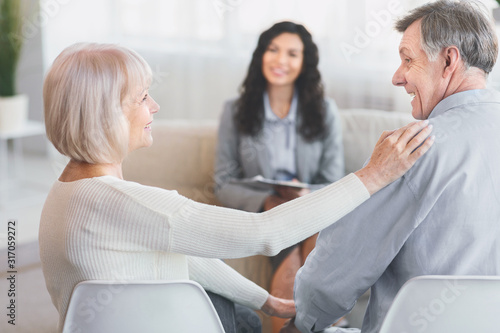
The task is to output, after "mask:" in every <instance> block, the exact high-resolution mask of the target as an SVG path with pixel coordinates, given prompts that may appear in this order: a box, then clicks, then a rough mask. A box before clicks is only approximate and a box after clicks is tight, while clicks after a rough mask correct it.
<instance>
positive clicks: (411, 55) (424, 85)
mask: <svg viewBox="0 0 500 333" xmlns="http://www.w3.org/2000/svg"><path fill="white" fill-rule="evenodd" d="M420 40H421V35H420V21H416V22H414V23H413V24H411V25H410V26H409V27H408V29H406V31H405V32H404V34H403V38H402V39H401V43H400V45H399V55H400V57H401V65H400V66H399V68H398V69H397V70H396V73H394V76H393V78H392V83H393V84H394V85H395V86H402V87H404V88H405V90H406V92H407V93H408V94H410V95H411V96H413V99H412V101H411V106H412V115H413V117H414V118H415V119H422V120H423V119H427V118H428V117H429V115H430V113H431V112H432V110H433V109H434V107H435V106H436V105H437V104H438V103H439V102H440V101H441V100H442V99H443V98H444V97H445V92H446V87H447V80H446V79H445V78H444V77H443V73H444V69H445V67H446V61H445V58H444V57H443V55H442V54H439V56H438V58H437V59H436V60H435V61H433V62H431V61H429V59H428V58H427V55H426V54H425V51H424V50H423V49H422V46H421V43H420Z"/></svg>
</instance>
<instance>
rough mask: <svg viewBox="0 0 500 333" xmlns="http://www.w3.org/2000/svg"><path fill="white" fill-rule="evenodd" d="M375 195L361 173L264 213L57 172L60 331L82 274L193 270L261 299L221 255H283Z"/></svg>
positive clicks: (51, 246) (211, 282)
mask: <svg viewBox="0 0 500 333" xmlns="http://www.w3.org/2000/svg"><path fill="white" fill-rule="evenodd" d="M367 198H369V194H368V191H367V190H366V188H365V187H364V186H363V184H362V182H361V181H360V180H359V179H358V178H357V177H356V176H355V175H354V174H351V175H348V176H346V177H345V178H343V179H341V180H340V181H338V182H336V183H335V184H333V185H330V186H327V187H326V188H324V189H321V190H319V191H316V192H314V193H311V194H309V195H307V196H305V197H302V198H299V199H296V200H293V201H291V202H289V203H286V204H283V205H281V206H279V207H277V208H275V209H273V210H270V211H268V212H265V213H248V212H243V211H239V210H232V209H228V208H222V207H216V206H209V205H205V204H200V203H197V202H195V201H192V200H189V199H187V198H185V197H183V196H181V195H179V194H178V193H177V192H176V191H167V190H164V189H160V188H155V187H149V186H143V185H140V184H137V183H133V182H128V181H124V180H121V179H118V178H115V177H111V176H103V177H98V178H89V179H83V180H79V181H75V182H59V181H58V182H56V183H55V184H54V185H53V187H52V189H51V191H50V193H49V195H48V197H47V200H46V202H45V206H44V209H43V212H42V216H41V223H40V234H39V241H40V256H41V260H42V266H43V273H44V276H45V281H46V285H47V289H48V291H49V293H50V295H51V297H52V302H53V303H54V305H55V306H56V308H57V310H58V311H59V316H60V317H59V331H62V327H63V323H64V318H65V316H66V311H67V308H68V303H69V299H70V296H71V293H72V291H73V288H74V287H75V285H76V284H77V283H79V282H81V281H84V280H105V279H106V280H109V279H117V280H120V281H123V280H141V279H142V280H150V279H188V278H189V279H192V280H195V281H197V282H199V283H200V284H201V285H202V286H204V287H205V288H206V289H207V290H210V291H213V292H215V293H218V294H221V295H223V296H225V297H227V298H229V299H231V300H233V301H235V302H237V303H241V304H244V305H247V306H250V307H252V308H256V309H258V308H261V307H262V305H263V304H264V303H265V301H266V299H267V297H268V293H267V291H265V290H264V289H262V288H260V287H259V286H257V285H256V284H254V283H253V282H251V281H249V280H247V279H245V278H244V277H242V276H241V275H239V274H238V273H237V272H236V271H234V270H233V269H231V268H230V267H229V266H227V265H226V264H224V263H223V262H222V261H221V260H218V259H208V258H237V257H245V256H250V255H255V254H263V255H275V254H276V253H278V252H279V251H280V250H281V249H283V248H285V247H287V246H290V245H292V244H296V243H298V242H299V241H301V240H302V239H304V238H306V237H308V236H310V235H312V234H314V233H316V232H318V231H319V230H321V229H323V228H325V227H326V226H328V225H330V224H331V223H333V222H335V221H337V220H338V219H339V218H340V217H342V216H344V215H345V214H347V213H349V212H350V211H351V210H352V209H354V208H355V207H356V206H358V205H359V204H361V203H362V202H363V201H365V200H366V199H367Z"/></svg>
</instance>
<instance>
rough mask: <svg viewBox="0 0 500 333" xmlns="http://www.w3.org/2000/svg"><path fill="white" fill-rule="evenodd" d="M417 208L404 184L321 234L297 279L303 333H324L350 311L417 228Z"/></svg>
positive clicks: (382, 193)
mask: <svg viewBox="0 0 500 333" xmlns="http://www.w3.org/2000/svg"><path fill="white" fill-rule="evenodd" d="M333 204H334V203H332V205H333ZM417 206H418V203H417V202H416V200H415V196H414V194H413V192H412V191H411V189H410V187H409V186H408V184H407V183H406V181H405V179H403V178H402V179H399V180H397V181H396V182H394V183H392V184H391V185H389V186H388V187H386V188H384V189H382V190H381V191H379V192H378V193H376V194H375V195H374V196H373V197H372V198H371V199H370V200H368V201H366V202H365V203H363V204H362V205H361V206H359V207H358V208H357V209H356V210H354V211H353V212H351V213H350V214H349V215H347V216H346V217H344V218H343V219H342V220H340V221H339V222H337V223H336V224H334V225H332V226H330V227H328V228H327V229H325V230H323V231H321V233H320V235H319V237H318V240H317V243H316V248H315V249H314V250H313V252H311V254H310V255H309V257H308V258H307V261H306V263H305V265H304V266H303V267H302V268H301V269H300V270H299V272H298V273H297V276H296V279H295V302H296V308H297V317H296V320H295V325H296V326H297V328H298V329H299V330H300V331H301V332H314V331H319V330H321V329H324V328H326V327H328V326H330V325H331V324H332V323H334V322H335V321H336V320H337V319H339V318H340V317H342V316H344V315H346V314H347V313H349V311H350V310H352V308H353V307H354V305H355V304H356V301H357V299H358V298H359V297H360V296H361V295H362V294H363V293H364V292H366V291H367V290H368V289H369V288H370V287H371V286H372V285H373V284H374V283H375V282H376V281H377V279H378V278H379V277H380V276H381V275H382V273H383V272H384V271H385V269H386V268H387V266H388V265H389V264H390V263H391V261H392V260H393V259H394V257H395V256H396V255H397V253H398V252H399V250H400V249H401V247H402V246H403V245H404V243H405V241H406V239H407V238H408V237H409V236H410V234H411V233H412V231H413V230H414V228H415V227H416V226H417V225H418V220H417V218H416V216H417V212H416V210H417Z"/></svg>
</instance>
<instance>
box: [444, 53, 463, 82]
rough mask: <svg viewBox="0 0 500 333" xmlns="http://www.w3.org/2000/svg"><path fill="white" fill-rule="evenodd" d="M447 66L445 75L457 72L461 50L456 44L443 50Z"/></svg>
mask: <svg viewBox="0 0 500 333" xmlns="http://www.w3.org/2000/svg"><path fill="white" fill-rule="evenodd" d="M443 55H444V60H445V67H444V72H443V77H448V76H450V75H452V74H453V72H455V70H456V69H457V68H458V67H459V65H460V61H462V59H461V58H460V51H458V48H457V47H456V46H449V47H447V48H445V49H444V50H443Z"/></svg>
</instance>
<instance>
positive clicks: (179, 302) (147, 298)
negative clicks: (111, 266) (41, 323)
mask: <svg viewBox="0 0 500 333" xmlns="http://www.w3.org/2000/svg"><path fill="white" fill-rule="evenodd" d="M74 332H79V333H100V332H102V333H104V332H105V333H113V332H120V333H137V332H148V333H160V332H161V333H177V332H183V333H201V332H204V333H207V332H209V333H224V329H223V328H222V324H221V322H220V320H219V317H218V315H217V312H216V311H215V309H214V307H213V305H212V302H211V301H210V299H209V298H208V295H207V294H206V292H205V291H204V290H203V288H202V287H201V286H200V285H199V284H198V283H196V282H193V281H188V280H182V281H181V280H179V281H133V282H127V283H120V282H117V281H84V282H81V283H79V284H78V285H76V287H75V289H74V290H73V294H72V296H71V300H70V304H69V307H68V311H67V314H66V319H65V322H64V328H63V333H74Z"/></svg>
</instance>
